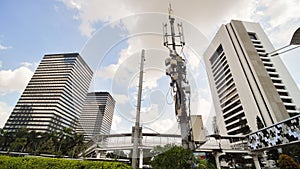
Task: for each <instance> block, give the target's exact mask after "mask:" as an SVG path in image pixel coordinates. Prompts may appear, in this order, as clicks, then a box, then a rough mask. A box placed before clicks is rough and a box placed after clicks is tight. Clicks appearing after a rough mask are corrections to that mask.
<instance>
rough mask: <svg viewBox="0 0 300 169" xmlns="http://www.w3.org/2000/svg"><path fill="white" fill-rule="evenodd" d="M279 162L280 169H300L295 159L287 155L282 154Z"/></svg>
mask: <svg viewBox="0 0 300 169" xmlns="http://www.w3.org/2000/svg"><path fill="white" fill-rule="evenodd" d="M278 162H279V167H280V169H300V166H299V164H297V163H296V162H295V161H294V159H292V158H291V157H290V156H288V155H286V154H281V155H280V156H279V160H278Z"/></svg>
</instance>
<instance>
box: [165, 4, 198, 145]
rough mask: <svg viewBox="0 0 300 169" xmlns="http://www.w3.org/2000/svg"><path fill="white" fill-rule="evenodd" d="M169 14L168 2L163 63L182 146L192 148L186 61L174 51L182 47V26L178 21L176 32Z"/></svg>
mask: <svg viewBox="0 0 300 169" xmlns="http://www.w3.org/2000/svg"><path fill="white" fill-rule="evenodd" d="M171 14H172V8H171V4H169V22H170V30H171V33H170V34H168V24H166V23H165V24H163V34H164V46H166V47H167V48H168V49H169V51H170V53H169V56H170V57H168V58H167V59H166V60H165V65H166V66H167V69H166V74H167V75H168V76H170V77H171V83H170V85H171V87H172V88H173V92H174V93H175V97H174V99H175V114H176V116H177V118H178V122H179V125H180V130H181V140H182V146H183V147H184V148H185V149H194V144H193V142H192V133H191V132H192V131H191V127H190V126H191V125H190V113H189V112H190V107H189V103H188V102H189V101H190V93H191V91H190V86H189V82H188V80H187V76H186V63H185V60H184V59H183V58H182V57H181V56H180V55H179V54H178V52H177V51H176V49H177V48H181V49H182V48H183V47H184V45H185V42H184V36H183V27H182V23H180V24H179V23H178V24H177V27H178V34H176V32H175V28H174V27H175V26H174V23H175V18H174V17H172V15H171ZM169 39H171V43H169ZM176 40H177V41H176ZM178 40H179V43H178Z"/></svg>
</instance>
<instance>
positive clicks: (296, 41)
mask: <svg viewBox="0 0 300 169" xmlns="http://www.w3.org/2000/svg"><path fill="white" fill-rule="evenodd" d="M295 45H296V46H295ZM290 46H294V47H293V48H290V49H287V50H284V49H286V48H287V47H290ZM298 47H300V27H299V28H298V29H297V30H296V31H295V32H294V34H293V36H292V39H291V42H290V44H288V45H286V46H283V47H281V48H279V49H276V50H274V51H272V52H269V53H267V54H266V55H268V56H270V57H272V56H276V55H279V54H282V53H285V52H288V51H291V50H294V49H296V48H298ZM282 50H284V51H282ZM280 51H282V52H280Z"/></svg>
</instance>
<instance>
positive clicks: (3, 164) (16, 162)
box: [0, 156, 131, 169]
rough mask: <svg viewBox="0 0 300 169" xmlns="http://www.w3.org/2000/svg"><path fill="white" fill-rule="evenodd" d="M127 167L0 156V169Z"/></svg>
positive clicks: (127, 167)
mask: <svg viewBox="0 0 300 169" xmlns="http://www.w3.org/2000/svg"><path fill="white" fill-rule="evenodd" d="M62 168H64V169H83V168H85V169H98V168H105V169H106V168H108V169H113V168H119V169H129V168H131V167H130V166H128V165H126V164H124V163H119V162H104V161H84V160H83V161H80V160H70V159H62V158H39V157H8V156H0V169H62Z"/></svg>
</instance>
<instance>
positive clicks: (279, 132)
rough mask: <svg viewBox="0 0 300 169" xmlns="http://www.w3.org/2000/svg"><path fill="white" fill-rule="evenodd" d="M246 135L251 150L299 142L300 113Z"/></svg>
mask: <svg viewBox="0 0 300 169" xmlns="http://www.w3.org/2000/svg"><path fill="white" fill-rule="evenodd" d="M247 137H248V147H249V149H250V150H251V151H257V150H263V149H268V148H272V147H279V146H284V145H286V144H293V143H297V142H300V115H297V116H294V117H291V118H289V119H286V120H284V121H282V122H279V123H277V124H274V125H272V126H270V127H266V128H263V129H261V130H258V131H256V132H253V133H251V134H249V135H248V136H247Z"/></svg>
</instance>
